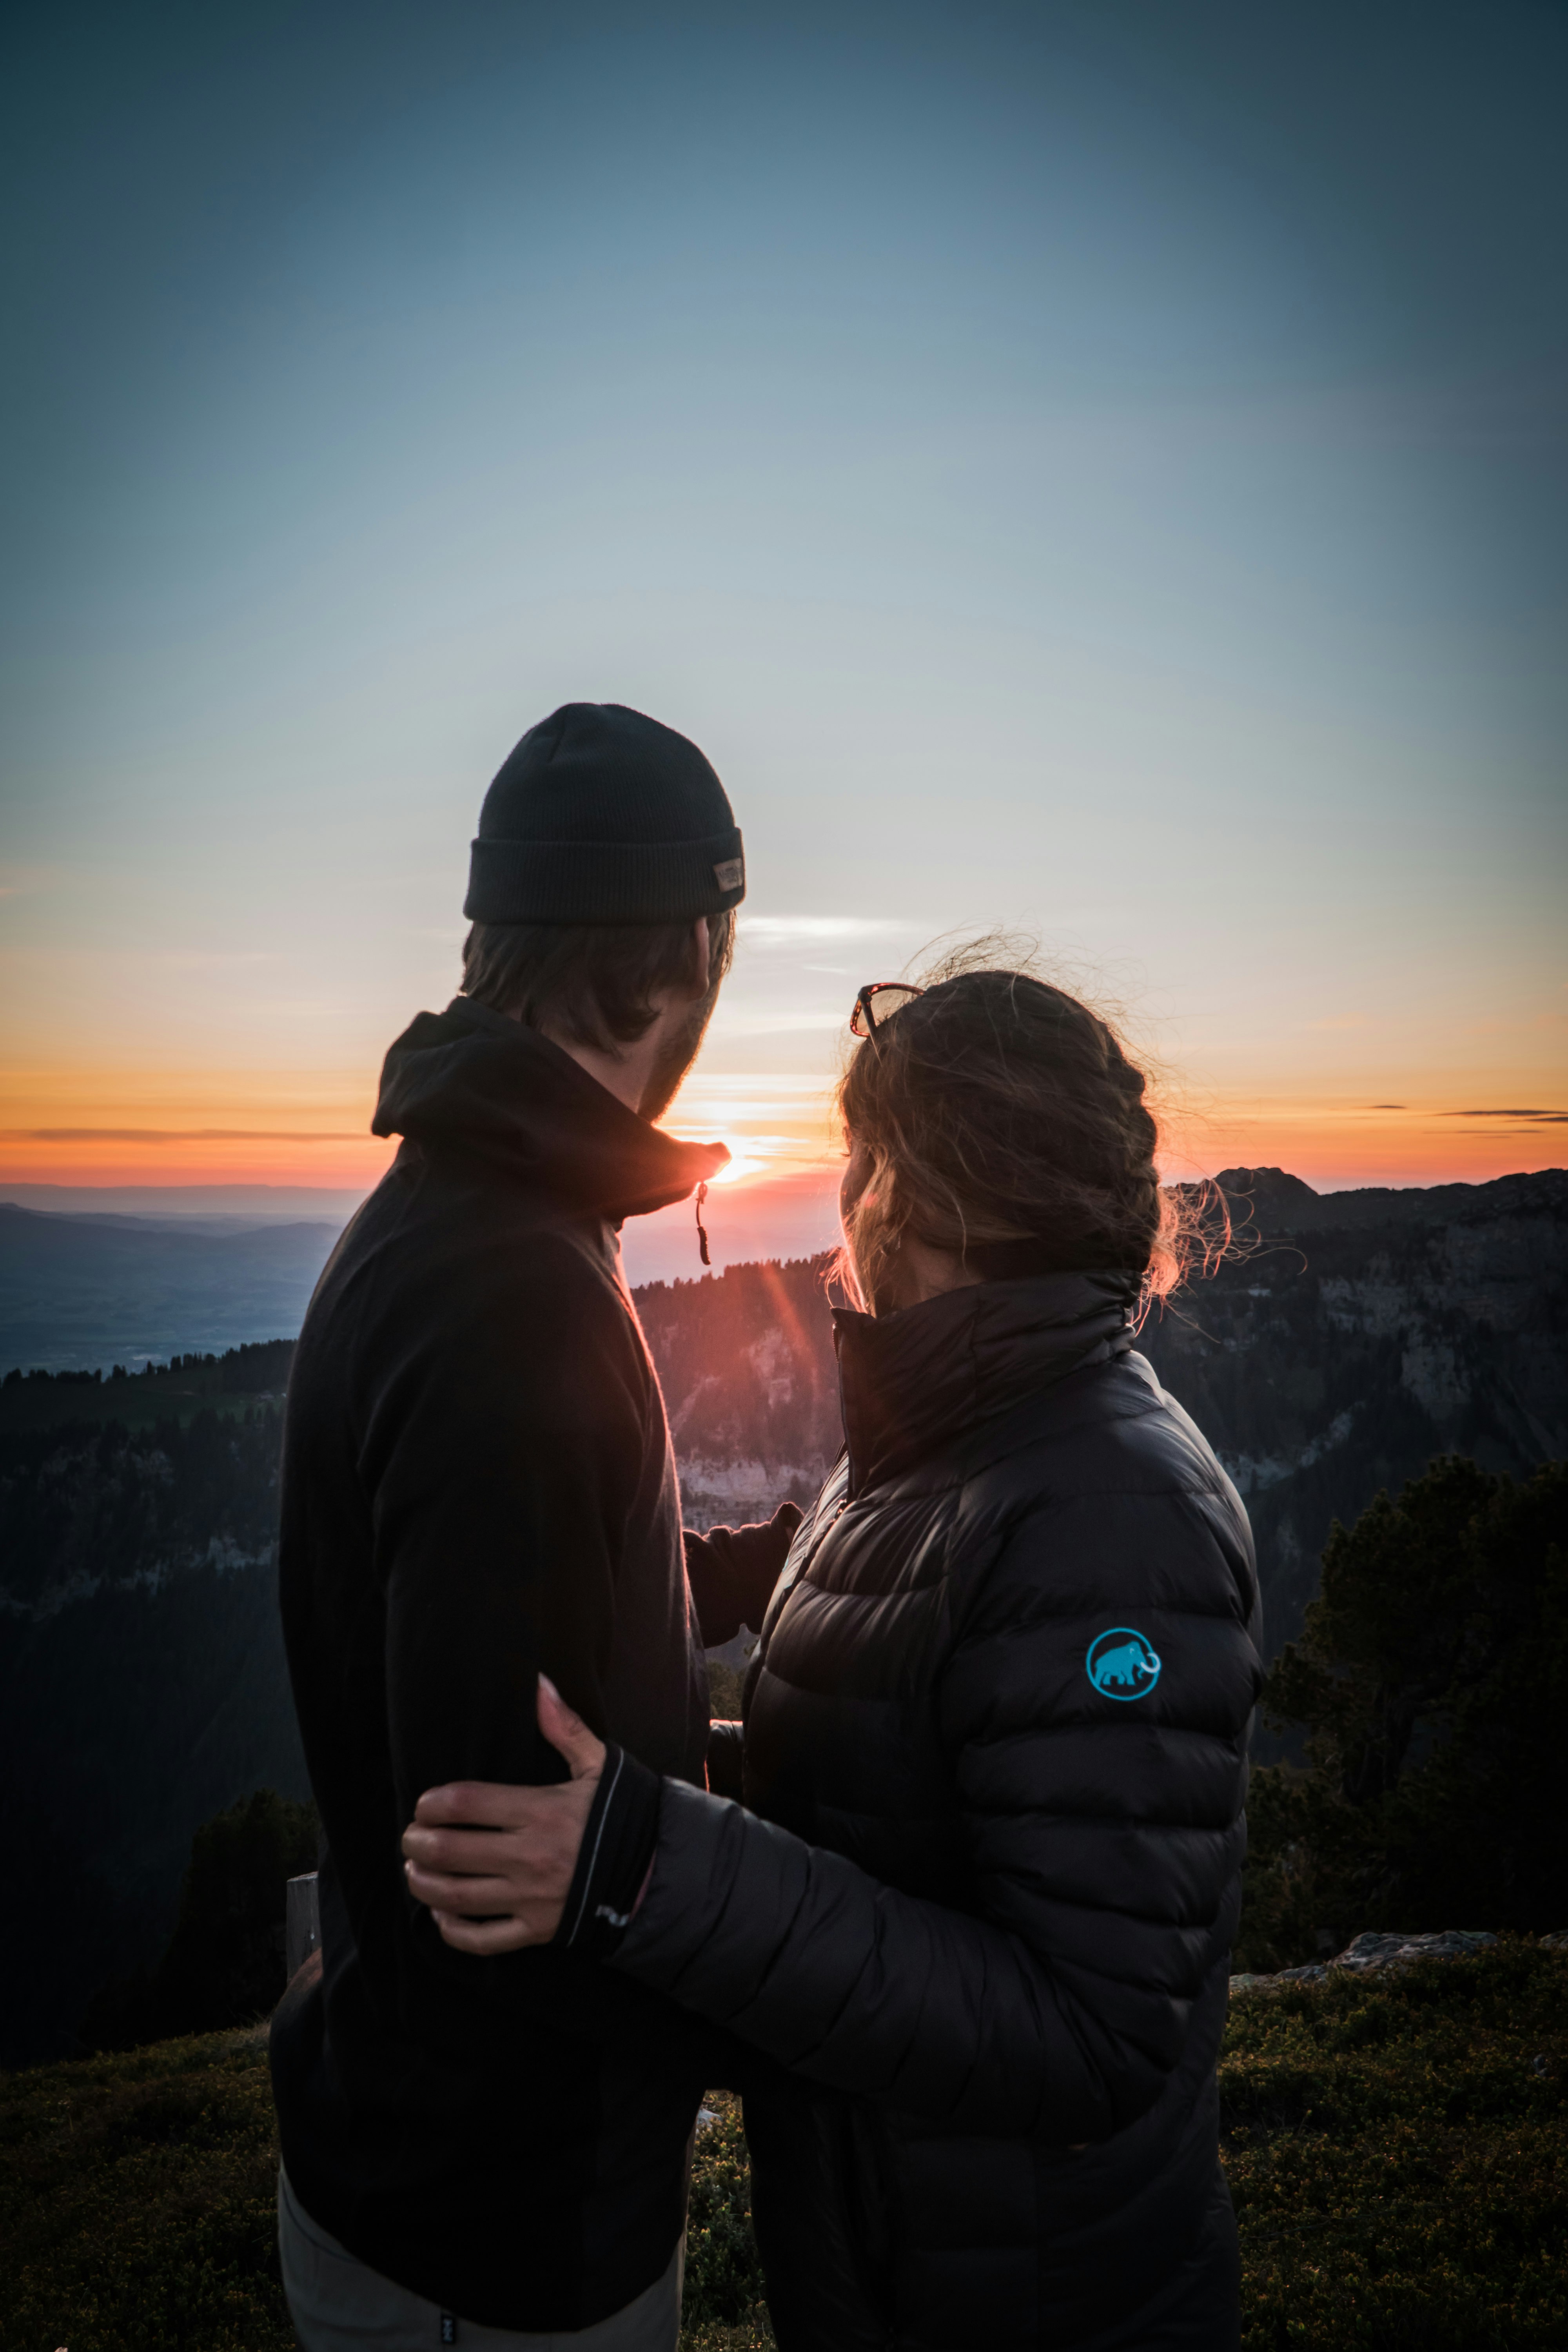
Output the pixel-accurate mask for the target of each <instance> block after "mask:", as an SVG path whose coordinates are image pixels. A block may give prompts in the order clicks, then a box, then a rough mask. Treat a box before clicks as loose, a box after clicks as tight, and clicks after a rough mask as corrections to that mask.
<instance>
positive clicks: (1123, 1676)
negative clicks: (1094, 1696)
mask: <svg viewBox="0 0 1568 2352" xmlns="http://www.w3.org/2000/svg"><path fill="white" fill-rule="evenodd" d="M1083 1663H1084V1669H1085V1671H1086V1673H1087V1674H1088V1675H1089V1681H1090V1682H1091V1683H1092V1684H1093V1685H1094V1687H1095V1689H1096V1690H1097V1691H1099V1692H1100V1695H1101V1696H1102V1697H1105V1698H1120V1699H1129V1698H1144V1697H1146V1696H1148V1694H1149V1692H1150V1691H1152V1689H1153V1687H1154V1685H1155V1684H1156V1683H1157V1682H1158V1681H1159V1679H1160V1660H1159V1655H1158V1653H1157V1652H1156V1651H1155V1649H1154V1646H1153V1644H1152V1642H1149V1641H1147V1640H1146V1639H1145V1638H1144V1636H1143V1635H1142V1633H1134V1632H1133V1630H1132V1628H1131V1625H1112V1626H1111V1627H1110V1630H1109V1632H1107V1633H1097V1634H1096V1635H1095V1637H1094V1639H1093V1641H1092V1642H1091V1643H1089V1655H1088V1656H1087V1657H1086V1658H1085V1660H1084V1662H1083Z"/></svg>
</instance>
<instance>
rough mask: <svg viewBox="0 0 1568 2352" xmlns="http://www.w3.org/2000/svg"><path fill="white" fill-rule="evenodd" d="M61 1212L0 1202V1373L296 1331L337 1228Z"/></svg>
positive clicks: (129, 1359) (137, 1359)
mask: <svg viewBox="0 0 1568 2352" xmlns="http://www.w3.org/2000/svg"><path fill="white" fill-rule="evenodd" d="M216 1222H217V1223H218V1228H219V1229H218V1230H216V1231H214V1230H212V1229H210V1227H209V1226H208V1225H207V1223H206V1222H205V1220H196V1219H191V1220H188V1221H184V1220H182V1221H179V1222H175V1221H173V1220H171V1221H170V1222H168V1223H158V1222H155V1221H153V1220H148V1219H141V1218H131V1217H121V1216H102V1217H89V1216H59V1215H55V1214H53V1213H47V1212H41V1211H39V1210H36V1209H24V1208H18V1207H17V1206H16V1204H15V1203H14V1202H0V1371H3V1370H10V1369H11V1368H12V1367H13V1366H18V1365H19V1366H22V1367H25V1368H26V1369H31V1368H32V1367H33V1366H34V1365H41V1366H44V1367H46V1368H47V1369H48V1370H57V1371H58V1370H76V1369H78V1368H88V1369H90V1368H92V1367H94V1366H99V1365H101V1366H104V1367H108V1366H110V1365H112V1364H116V1363H120V1364H125V1365H128V1366H130V1367H131V1368H132V1370H140V1369H141V1367H142V1364H143V1363H145V1362H146V1361H147V1360H148V1359H149V1358H150V1357H153V1358H157V1359H158V1360H163V1359H165V1358H167V1357H169V1356H171V1355H174V1354H176V1353H182V1352H184V1351H187V1350H191V1349H200V1350H207V1349H213V1350H221V1349H225V1348H232V1347H235V1346H237V1345H238V1343H239V1342H240V1341H241V1340H246V1339H269V1338H270V1337H271V1336H272V1335H273V1334H274V1333H275V1332H279V1331H288V1332H292V1331H298V1329H299V1328H300V1322H301V1320H302V1319H303V1317H304V1313H305V1308H306V1307H307V1305H308V1304H309V1302H310V1293H311V1291H312V1290H313V1289H314V1288H315V1285H316V1277H317V1276H318V1275H319V1274H320V1273H321V1268H322V1266H323V1265H325V1263H326V1260H327V1257H328V1255H329V1253H330V1252H331V1247H332V1244H334V1242H335V1241H336V1240H337V1237H338V1234H339V1232H340V1230H341V1227H340V1226H339V1225H337V1224H334V1223H308V1224H306V1223H301V1224H253V1225H249V1226H242V1227H241V1228H240V1229H239V1230H238V1231H235V1230H232V1229H230V1230H224V1229H223V1227H224V1224H225V1223H226V1221H224V1220H218V1221H216Z"/></svg>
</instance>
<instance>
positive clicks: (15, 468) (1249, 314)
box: [0, 0, 1568, 1239]
mask: <svg viewBox="0 0 1568 2352" xmlns="http://www.w3.org/2000/svg"><path fill="white" fill-rule="evenodd" d="M8 22H9V30H8V33H7V36H6V39H7V43H8V47H9V56H8V59H7V63H6V68H5V74H4V76H3V77H0V79H3V81H4V88H5V96H4V98H3V100H0V156H3V159H4V160H3V162H0V179H3V181H4V187H5V205H4V215H3V216H4V223H5V226H4V231H3V237H4V253H3V265H4V270H5V298H4V318H5V331H6V335H7V341H8V343H9V347H10V348H9V352H8V355H7V359H6V364H5V371H4V392H3V394H0V400H3V405H4V411H5V415H4V428H5V429H4V433H3V435H0V500H3V506H0V520H3V525H4V529H3V541H4V544H5V548H6V550H7V553H6V556H5V565H4V578H3V580H0V778H3V793H4V803H3V806H4V834H3V838H0V861H3V864H0V893H3V896H0V971H3V974H4V983H5V1003H6V1022H5V1045H4V1076H5V1103H4V1105H3V1106H0V1193H3V1191H4V1187H5V1184H6V1183H12V1184H15V1183H17V1182H22V1181H27V1182H39V1181H44V1182H50V1183H56V1184H65V1185H92V1186H102V1185H119V1186H127V1185H133V1186H162V1185H208V1186H210V1185H213V1184H224V1183H251V1184H255V1183H262V1184H270V1185H276V1186H305V1187H338V1188H348V1189H349V1190H350V1191H351V1192H352V1191H353V1190H356V1189H363V1188H364V1187H367V1186H368V1185H369V1184H371V1183H372V1182H374V1181H375V1178H376V1177H377V1175H378V1174H379V1173H380V1171H381V1170H382V1168H383V1167H384V1164H385V1160H386V1157H387V1148H386V1147H385V1146H384V1145H382V1144H378V1143H376V1142H374V1140H373V1139H371V1138H370V1137H369V1135H368V1132H367V1128H368V1120H369V1116H370V1111H371V1108H372V1105H373V1102H374V1090H375V1079H376V1074H377V1071H378V1068H379V1065H380V1061H381V1056H382V1055H383V1053H384V1049H385V1047H386V1045H388V1043H390V1041H391V1039H392V1038H393V1037H394V1036H395V1034H397V1033H398V1032H399V1031H400V1030H401V1029H402V1028H404V1027H405V1025H406V1024H407V1022H408V1020H409V1019H410V1018H411V1017H412V1015H413V1014H414V1013H415V1012H416V1011H417V1010H418V1009H420V1008H421V1007H422V1006H427V1005H439V1004H442V1003H446V1002H447V999H448V998H449V997H450V996H451V995H452V993H453V992H454V991H455V989H456V986H457V975H458V948H459V944H460V940H461V937H462V930H463V925H462V920H461V916H460V912H459V909H460V905H461V900H462V896H463V891H464V887H465V878H466V866H467V855H468V840H469V838H470V835H471V834H472V831H473V827H474V823H475V819H476V817H477V814H478V809H479V801H480V799H481V797H482V795H483V791H484V787H485V785H486V783H487V782H488V780H489V776H490V775H491V774H492V773H493V772H494V770H495V769H496V768H497V767H498V766H499V765H500V761H501V760H502V759H503V757H504V756H505V754H506V752H507V751H509V749H510V746H511V744H512V743H513V742H514V741H515V740H516V739H517V737H518V736H519V735H521V733H522V731H523V730H525V729H526V728H527V727H528V726H530V725H531V724H532V723H533V722H534V721H535V720H536V719H540V718H541V717H542V716H543V715H544V714H545V713H547V712H548V711H549V710H551V709H553V708H554V707H555V706H556V705H557V704H559V703H561V702H563V701H565V700H568V699H578V698H582V699H593V700H606V701H608V700H614V701H621V702H626V703H630V704H632V705H633V706H635V707H637V708H638V709H645V710H647V711H650V712H652V713H653V714H654V715H655V716H656V717H658V718H659V719H664V720H666V721H667V722H668V723H669V724H670V725H673V726H676V727H678V728H680V729H681V730H683V731H685V732H686V733H688V734H689V735H691V736H692V737H693V738H694V739H695V740H697V741H698V742H699V743H700V745H701V746H702V747H703V749H704V750H705V751H707V752H708V754H709V755H710V758H711V759H712V760H713V761H714V762H715V764H716V766H717V767H718V769H719V771H720V773H721V776H722V777H723V779H724V781H725V783H726V785H727V787H728V789H729V792H730V795H731V800H732V802H733V803H734V806H735V810H736V815H737V819H738V821H739V823H740V824H741V825H742V829H743V831H744V834H745V838H746V845H747V854H748V866H749V877H750V887H749V895H748V898H747V901H746V905H745V908H744V909H743V912H742V927H741V940H740V949H739V953H738V957H737V962H736V968H735V971H734V974H733V976H732V978H731V982H730V983H729V984H728V986H727V988H726V991H725V993H724V996H723V998H722V1000H721V1006H720V1010H719V1013H718V1015H717V1017H716V1019H715V1022H714V1025H713V1029H712V1031H711V1034H710V1043H709V1045H708V1047H707V1049H706V1051H705V1053H704V1055H703V1057H702V1060H701V1062H700V1065H699V1067H698V1069H697V1071H696V1073H695V1074H694V1076H693V1077H692V1079H691V1080H690V1081H689V1084H688V1086H687V1087H686V1089H685V1090H684V1092H683V1094H682V1096H681V1097H680V1098H679V1100H678V1102H677V1104H676V1106H675V1108H674V1109H673V1111H672V1112H671V1114H670V1120H669V1123H670V1125H671V1126H672V1127H673V1128H674V1129H676V1130H677V1131H679V1132H682V1133H686V1134H691V1135H700V1136H711V1135H719V1136H722V1137H724V1138H725V1139H727V1140H729V1141H730V1143H731V1149H732V1150H733V1151H734V1153H735V1172H736V1177H737V1180H738V1181H737V1183H736V1188H735V1192H734V1194H733V1196H732V1201H733V1206H734V1210H735V1211H736V1212H737V1213H738V1212H739V1209H740V1203H741V1199H742V1193H743V1192H744V1191H745V1188H746V1187H748V1186H750V1187H752V1191H753V1193H754V1200H753V1202H752V1210H751V1212H750V1213H749V1214H750V1217H751V1224H749V1225H748V1226H747V1228H746V1229H747V1231H748V1232H750V1231H751V1230H752V1225H755V1226H756V1227H757V1230H758V1232H761V1231H762V1225H760V1224H758V1223H757V1221H758V1219H759V1218H761V1219H762V1220H763V1224H765V1222H766V1219H765V1216H764V1214H763V1212H764V1210H765V1209H766V1205H767V1203H768V1202H771V1201H779V1202H782V1201H784V1200H785V1199H786V1197H787V1198H794V1197H795V1192H798V1191H799V1189H800V1188H801V1187H802V1186H805V1187H806V1188H807V1189H810V1188H811V1187H812V1186H819V1182H820V1179H819V1173H818V1171H821V1170H822V1169H823V1168H824V1167H825V1166H826V1164H827V1163H828V1161H829V1160H830V1159H831V1155H832V1153H833V1151H834V1150H835V1149H836V1147H837V1138H836V1136H835V1134H834V1131H833V1126H832V1121H831V1118H830V1114H829V1108H828V1097H829V1091H830V1087H831V1083H832V1080H833V1077H834V1076H835V1074H836V1073H837V1069H838V1068H839V1066H841V1062H842V1058H843V1055H844V1054H845V1052H846V1051H847V1038H846V1023H847V1012H848V1008H849V1004H850V1003H851V1001H852V999H853V996H854V993H855V991H856V989H857V987H858V985H859V983H860V982H862V981H865V980H868V979H877V978H890V977H893V976H895V975H897V974H898V973H900V972H901V971H906V970H918V969H919V960H920V957H921V952H922V950H925V949H926V948H927V946H928V945H929V943H930V942H931V941H932V940H934V939H936V938H938V937H939V936H951V935H953V934H960V935H963V934H967V933H972V932H973V933H978V932H981V931H984V930H990V929H995V928H998V927H1000V928H1002V929H1005V930H1006V931H1008V932H1009V933H1012V934H1015V935H1016V936H1017V937H1018V938H1019V939H1020V940H1032V941H1034V942H1037V948H1038V952H1039V955H1040V957H1041V958H1042V960H1043V968H1044V969H1046V970H1047V971H1048V972H1050V973H1051V974H1052V975H1053V976H1056V977H1058V978H1060V979H1062V980H1064V981H1065V982H1067V983H1068V984H1069V985H1071V986H1073V987H1075V988H1076V989H1078V990H1079V992H1083V993H1086V994H1088V995H1089V996H1090V997H1091V998H1092V999H1093V1000H1094V1001H1095V1002H1097V1003H1100V1004H1102V1005H1105V1006H1107V1007H1109V1008H1110V1009H1111V1010H1112V1011H1113V1012H1114V1013H1116V1015H1117V1017H1118V1018H1120V1019H1121V1021H1122V1022H1123V1023H1124V1024H1125V1026H1126V1028H1127V1030H1128V1031H1129V1033H1130V1035H1131V1041H1132V1045H1133V1046H1134V1048H1135V1050H1136V1051H1137V1052H1138V1053H1140V1054H1142V1055H1143V1056H1144V1057H1145V1060H1146V1063H1147V1065H1148V1066H1149V1068H1150V1070H1151V1073H1152V1078H1153V1082H1154V1086H1155V1090H1156V1097H1157V1099H1158V1101H1159V1103H1160V1105H1161V1108H1162V1113H1163V1137H1164V1161H1165V1166H1166V1169H1167V1172H1168V1173H1169V1174H1170V1175H1171V1176H1172V1177H1173V1178H1176V1177H1184V1176H1190V1175H1194V1174H1197V1173H1207V1172H1214V1171H1216V1170H1218V1169H1220V1168H1222V1167H1226V1166H1234V1165H1237V1164H1242V1165H1247V1166H1252V1165H1260V1164H1261V1165H1280V1166H1284V1167H1286V1168H1289V1169H1290V1170H1292V1171H1295V1172H1296V1173H1298V1174H1300V1175H1301V1176H1303V1177H1305V1178H1306V1179H1307V1181H1310V1182H1311V1183H1313V1184H1315V1185H1317V1186H1319V1187H1320V1188H1332V1187H1340V1186H1344V1185H1352V1184H1365V1183H1391V1184H1420V1183H1432V1182H1438V1181H1450V1180H1455V1179H1465V1180H1470V1181H1477V1180H1479V1179H1482V1178H1486V1177H1489V1176H1493V1175H1496V1174H1499V1173H1501V1172H1504V1171H1510V1170H1514V1169H1528V1168H1538V1167H1542V1166H1551V1165H1557V1164H1561V1163H1562V1162H1563V1159H1564V1157H1565V1156H1568V1155H1565V1151H1564V1145H1563V1129H1564V1127H1565V1125H1568V1086H1565V1085H1564V1064H1565V1059H1568V1056H1565V1045H1568V955H1565V953H1564V941H1565V939H1568V930H1565V928H1564V925H1563V919H1562V898H1563V864H1564V859H1563V848H1564V840H1563V835H1564V803H1565V794H1564V791H1563V782H1564V751H1565V746H1568V710H1565V702H1568V686H1565V681H1568V661H1565V660H1564V651H1565V646H1568V593H1565V588H1564V567H1565V562H1568V284H1565V266H1564V260H1563V256H1564V254H1565V253H1568V142H1563V138H1562V136H1561V130H1562V122H1563V112H1564V104H1565V101H1568V14H1565V13H1564V12H1563V10H1562V9H1561V8H1560V7H1556V6H1552V5H1534V0H1485V5H1440V4H1439V0H1420V5H1384V0H1354V5H1337V0H1312V5H1304V4H1303V5H1274V6H1270V7H1268V8H1259V7H1258V6H1257V5H1256V0H1247V4H1246V5H1241V0H1235V5H1233V4H1232V0H1184V5H1182V6H1180V7H1176V8H1173V7H1171V6H1170V5H1167V0H1085V5H1061V0H1030V5H986V0H960V4H959V5H930V0H900V5H897V6H884V5H875V6H869V5H855V0H835V5H831V6H820V7H819V6H814V5H795V0H792V5H789V6H787V7H784V6H766V5H739V4H738V0H726V5H670V6H661V5H650V0H640V5H635V6H625V5H605V0H572V5H529V0H509V4H508V5H489V0H444V5H442V6H440V7H439V8H435V7H430V6H428V5H398V0H379V5H374V6H370V5H349V0H315V5H310V6H309V7H307V6H303V5H281V4H280V0H250V5H228V6H224V7H219V8H213V7H212V6H211V5H205V6H204V7H202V8H199V9H198V8H195V7H186V6H184V5H161V6H159V7H157V8H153V7H150V6H145V5H143V6H140V7H138V6H130V7H127V6H123V5H115V6H114V7H108V6H103V5H99V6H72V5H68V0H67V5H57V6H54V7H51V8H50V9H47V10H35V11H33V12H30V15H29V16H27V17H26V21H24V12H21V11H16V12H13V14H12V16H11V17H10V19H9V20H8ZM1020 951H1021V950H1020ZM792 1187H793V1188H794V1191H793V1192H792ZM786 1223H787V1220H786ZM780 1230H781V1231H782V1230H783V1227H782V1226H781V1228H780ZM763 1237H764V1239H765V1235H764V1236H763Z"/></svg>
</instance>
